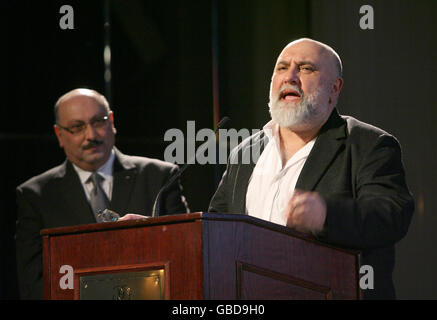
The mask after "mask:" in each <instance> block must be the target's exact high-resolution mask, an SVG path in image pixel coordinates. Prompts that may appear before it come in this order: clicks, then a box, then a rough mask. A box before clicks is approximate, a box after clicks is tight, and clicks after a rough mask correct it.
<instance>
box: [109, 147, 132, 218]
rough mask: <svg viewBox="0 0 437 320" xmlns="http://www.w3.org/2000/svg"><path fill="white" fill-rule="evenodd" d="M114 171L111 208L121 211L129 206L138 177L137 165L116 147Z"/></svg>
mask: <svg viewBox="0 0 437 320" xmlns="http://www.w3.org/2000/svg"><path fill="white" fill-rule="evenodd" d="M114 151H115V159H114V172H113V177H114V180H113V187H112V199H111V204H110V209H112V210H114V211H116V212H119V213H120V212H121V211H125V210H126V208H128V205H129V201H130V196H131V194H132V190H133V187H134V184H135V179H136V177H137V170H136V167H135V166H134V165H133V164H132V163H131V162H130V161H129V160H128V158H127V156H125V155H124V154H122V153H121V152H120V151H118V150H117V149H116V148H114Z"/></svg>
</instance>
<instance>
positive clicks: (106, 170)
mask: <svg viewBox="0 0 437 320" xmlns="http://www.w3.org/2000/svg"><path fill="white" fill-rule="evenodd" d="M114 158H115V156H114V150H112V151H111V154H110V155H109V159H108V160H107V161H106V162H105V163H104V164H103V165H102V166H101V167H100V168H99V169H97V172H98V173H99V175H101V176H102V177H103V178H104V179H105V180H106V179H108V178H110V177H111V176H112V169H113V167H114ZM72 164H73V167H74V169H75V170H76V172H77V174H78V175H79V178H80V181H81V182H82V184H85V183H87V181H88V178H89V177H90V176H91V174H92V173H93V171H87V170H84V169H82V168H79V167H78V166H76V165H75V164H74V163H72Z"/></svg>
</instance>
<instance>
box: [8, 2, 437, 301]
mask: <svg viewBox="0 0 437 320" xmlns="http://www.w3.org/2000/svg"><path fill="white" fill-rule="evenodd" d="M104 3H105V1H84V0H83V1H29V0H28V1H12V0H8V1H2V3H1V8H0V9H1V12H2V13H3V14H4V15H5V17H4V19H1V25H0V27H1V35H2V36H1V42H2V46H1V48H2V53H3V59H1V61H2V62H1V66H2V68H1V70H2V71H3V72H2V73H1V74H2V78H3V80H4V81H3V83H6V85H3V86H2V87H1V88H2V91H3V92H2V93H3V94H2V97H3V99H2V100H1V103H0V106H1V115H2V118H1V121H0V146H1V150H2V157H1V158H2V160H3V170H2V174H1V178H0V188H1V189H0V192H1V193H0V194H1V196H0V201H1V202H0V204H1V207H0V210H1V211H0V215H1V220H0V221H1V222H2V223H1V225H0V227H1V230H0V237H1V239H0V240H1V242H0V249H1V251H0V259H1V260H0V268H1V269H0V298H2V299H15V298H17V297H18V293H17V288H16V282H15V279H16V274H15V266H14V261H15V258H14V247H13V234H14V226H15V190H14V189H15V187H16V186H17V185H18V184H20V183H22V182H24V181H25V180H27V179H28V178H30V177H32V176H34V175H36V174H39V173H41V172H43V171H45V170H47V169H49V168H51V167H53V166H55V165H57V164H59V163H60V162H62V161H63V160H64V154H63V151H62V149H60V148H59V147H58V145H57V142H56V139H55V135H54V133H53V127H52V126H53V122H54V119H53V105H54V103H55V101H56V99H57V98H58V97H59V96H60V95H62V94H63V93H65V92H67V91H69V90H71V89H73V88H76V87H90V88H94V89H96V90H98V91H100V92H102V93H106V92H108V91H106V89H105V82H104V77H103V74H104V63H103V47H104V37H105V33H104V27H103V26H104V19H105V16H104ZM64 4H69V5H71V6H72V7H73V9H74V30H61V28H60V27H59V20H60V18H61V16H62V14H60V13H59V9H60V7H61V6H62V5H64ZM365 4H368V5H372V6H373V9H374V12H375V25H374V29H373V30H362V29H360V27H359V20H360V17H361V15H360V14H359V8H360V7H361V6H362V5H365ZM109 8H110V10H109V12H110V15H109V18H110V31H111V33H110V44H111V49H112V66H111V69H112V83H111V91H110V92H111V94H110V96H109V97H108V98H110V100H111V105H112V109H113V111H114V116H115V124H116V127H117V130H118V134H117V142H116V144H117V146H118V147H119V149H121V151H123V152H124V153H127V154H136V155H141V156H148V157H155V158H160V159H163V155H164V150H165V147H166V146H168V144H169V142H164V140H163V136H164V133H165V131H166V130H167V129H169V128H179V129H181V130H182V131H183V132H186V121H187V120H195V121H196V130H199V129H201V128H211V127H213V126H214V118H213V92H214V91H213V72H212V61H213V54H212V52H213V43H217V44H218V46H217V49H216V53H217V54H218V55H217V58H218V80H219V81H218V88H219V90H218V97H219V106H220V116H221V117H222V116H224V115H228V116H229V117H230V118H231V119H232V120H231V121H232V122H231V123H230V126H232V127H233V128H236V129H237V130H239V129H241V128H248V129H249V130H251V129H253V128H261V127H262V126H263V125H264V124H265V123H266V122H267V121H268V120H269V114H268V108H267V102H268V89H269V83H270V78H271V74H272V70H273V66H274V63H275V61H276V57H277V55H278V54H279V52H280V51H281V50H282V48H283V47H284V46H285V45H286V44H287V43H288V42H290V41H292V40H294V39H297V38H300V37H311V38H314V39H316V40H319V41H322V42H325V43H327V44H329V45H330V46H332V47H333V48H334V49H335V50H336V51H337V52H338V53H339V55H340V56H341V58H342V60H343V65H344V79H345V84H344V87H343V91H342V93H341V95H340V101H339V104H338V109H339V111H340V113H342V114H348V115H352V116H354V117H356V118H359V119H360V120H363V121H366V122H369V123H372V124H374V125H376V126H378V127H381V128H383V129H385V130H386V131H388V132H390V133H392V134H394V135H395V136H396V137H397V138H398V139H399V140H400V142H401V145H402V148H403V159H404V164H405V168H406V172H407V182H408V184H409V187H410V189H411V191H412V193H413V195H414V197H415V200H416V212H415V215H414V217H413V221H412V224H411V226H410V230H409V233H408V234H407V236H406V237H405V238H404V239H403V240H402V241H401V242H399V243H398V245H397V263H396V268H395V272H394V280H395V285H396V288H397V294H398V298H400V299H436V298H437V273H436V272H435V270H437V250H436V249H435V248H434V246H435V243H436V242H437V241H436V240H437V236H436V234H435V229H436V228H437V214H436V213H437V200H436V197H435V196H434V192H435V191H436V190H437V188H436V184H437V182H436V181H437V170H436V168H435V167H436V166H435V165H436V164H437V156H436V155H437V148H436V145H437V144H436V129H435V126H434V122H435V119H437V105H436V101H437V87H436V80H435V79H436V73H437V53H436V52H437V42H436V34H437V33H436V32H435V30H437V1H432V0H431V1H425V0H419V1H408V0H384V1H369V0H366V1H364V0H363V1H358V0H330V1H326V0H297V1H292V0H288V1H286V0H274V1H267V0H220V1H219V0H199V1H186V0H184V1H183V0H180V1H170V2H168V1H140V0H136V1H135V0H127V1H109ZM214 16H217V21H216V22H215V21H214V20H213V17H214ZM214 23H216V26H217V29H214V28H213V26H214ZM214 41H215V42H214ZM222 169H223V168H219V170H222ZM216 170H217V168H215V166H214V165H204V166H201V165H194V166H192V167H190V168H189V169H188V170H187V171H186V172H185V175H184V177H183V179H182V182H183V184H184V187H185V194H186V197H187V199H188V201H189V203H190V208H191V210H192V211H205V210H206V209H207V206H208V203H209V199H210V197H211V196H212V194H213V192H214V190H215V187H216V184H217V177H216V176H217V174H216Z"/></svg>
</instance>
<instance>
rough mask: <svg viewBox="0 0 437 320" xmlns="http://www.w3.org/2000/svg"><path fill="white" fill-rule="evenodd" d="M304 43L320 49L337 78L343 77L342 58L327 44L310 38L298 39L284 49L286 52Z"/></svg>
mask: <svg viewBox="0 0 437 320" xmlns="http://www.w3.org/2000/svg"><path fill="white" fill-rule="evenodd" d="M303 42H307V43H310V44H312V45H314V46H316V47H318V48H319V50H320V54H321V55H322V56H324V57H326V58H327V59H328V60H329V63H330V65H331V68H332V70H333V72H334V76H335V77H337V78H338V77H341V76H342V75H343V64H342V62H341V59H340V56H339V55H338V54H337V52H335V50H334V49H332V48H331V47H330V46H328V45H327V44H324V43H322V42H320V41H316V40H313V39H310V38H301V39H297V40H295V41H292V42H290V43H289V44H287V46H286V47H285V48H284V50H286V49H287V48H289V47H291V46H293V45H296V44H298V43H303Z"/></svg>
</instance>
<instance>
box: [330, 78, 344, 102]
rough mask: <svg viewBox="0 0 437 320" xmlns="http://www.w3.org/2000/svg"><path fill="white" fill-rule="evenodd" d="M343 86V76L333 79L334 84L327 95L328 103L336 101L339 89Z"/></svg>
mask: <svg viewBox="0 0 437 320" xmlns="http://www.w3.org/2000/svg"><path fill="white" fill-rule="evenodd" d="M342 88H343V78H342V77H338V78H337V79H335V81H334V84H333V85H332V91H331V95H330V96H329V103H330V104H331V103H334V102H335V103H336V102H337V99H338V96H339V95H340V92H341V89H342Z"/></svg>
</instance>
